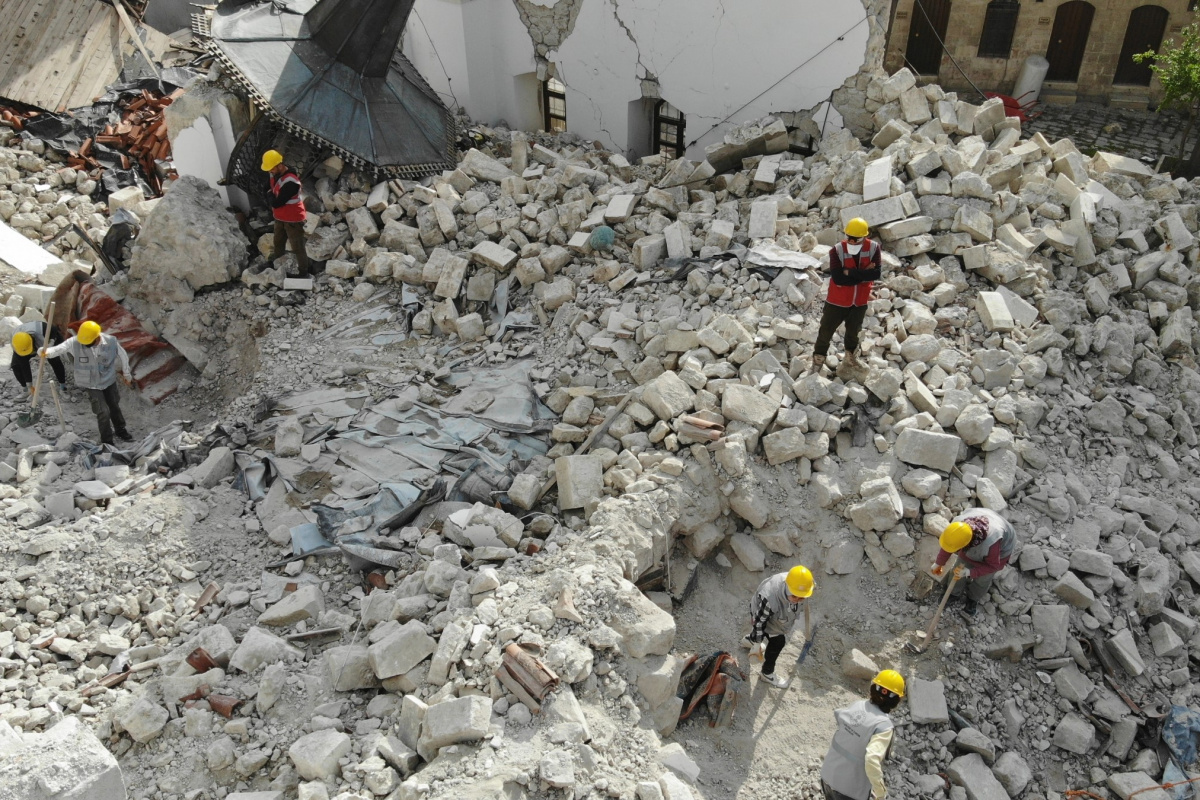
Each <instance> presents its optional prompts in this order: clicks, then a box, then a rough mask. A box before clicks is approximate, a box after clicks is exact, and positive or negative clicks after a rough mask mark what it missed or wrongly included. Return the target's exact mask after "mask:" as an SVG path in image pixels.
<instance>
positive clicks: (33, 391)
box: [28, 383, 37, 397]
mask: <svg viewBox="0 0 1200 800" xmlns="http://www.w3.org/2000/svg"><path fill="white" fill-rule="evenodd" d="M28 388H29V396H30V397H36V396H37V389H35V388H34V386H33V384H32V383H31V384H29V387H28Z"/></svg>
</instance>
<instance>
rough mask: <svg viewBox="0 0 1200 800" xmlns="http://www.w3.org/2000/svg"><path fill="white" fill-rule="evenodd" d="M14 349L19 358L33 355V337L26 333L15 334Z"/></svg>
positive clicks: (13, 339) (18, 332)
mask: <svg viewBox="0 0 1200 800" xmlns="http://www.w3.org/2000/svg"><path fill="white" fill-rule="evenodd" d="M12 347H13V352H14V353H16V354H17V355H19V356H28V355H33V337H32V336H30V335H29V334H28V333H26V332H25V331H17V332H16V333H14V334H13V338H12Z"/></svg>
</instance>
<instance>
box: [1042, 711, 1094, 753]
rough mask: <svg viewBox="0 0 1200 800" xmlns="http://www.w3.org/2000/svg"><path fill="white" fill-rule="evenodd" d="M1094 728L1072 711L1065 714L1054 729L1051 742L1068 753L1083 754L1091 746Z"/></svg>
mask: <svg viewBox="0 0 1200 800" xmlns="http://www.w3.org/2000/svg"><path fill="white" fill-rule="evenodd" d="M1095 737H1096V729H1095V728H1094V727H1092V723H1090V722H1088V721H1087V720H1086V719H1084V718H1083V717H1081V716H1079V715H1078V714H1076V713H1074V712H1072V713H1070V714H1067V715H1066V716H1064V717H1063V718H1062V720H1061V721H1060V722H1059V723H1058V727H1056V728H1055V729H1054V737H1053V740H1052V741H1053V744H1054V746H1055V747H1060V748H1062V749H1063V750H1066V751H1067V752H1068V753H1074V754H1076V755H1080V756H1081V755H1084V754H1085V753H1087V751H1088V750H1089V749H1090V748H1091V746H1092V740H1093V739H1095Z"/></svg>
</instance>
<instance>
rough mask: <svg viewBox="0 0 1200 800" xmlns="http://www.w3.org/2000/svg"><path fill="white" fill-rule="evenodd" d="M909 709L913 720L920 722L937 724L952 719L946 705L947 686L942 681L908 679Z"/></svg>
mask: <svg viewBox="0 0 1200 800" xmlns="http://www.w3.org/2000/svg"><path fill="white" fill-rule="evenodd" d="M907 688H908V710H909V714H910V715H911V716H912V721H913V722H915V723H918V724H927V725H936V724H938V723H941V722H949V721H950V709H949V706H947V705H946V687H945V685H944V684H943V683H942V682H941V681H927V680H924V679H922V678H916V677H914V678H910V679H909V681H908V687H907Z"/></svg>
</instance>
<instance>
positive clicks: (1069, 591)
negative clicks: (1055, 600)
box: [1050, 572, 1096, 608]
mask: <svg viewBox="0 0 1200 800" xmlns="http://www.w3.org/2000/svg"><path fill="white" fill-rule="evenodd" d="M1050 591H1052V592H1054V593H1055V594H1056V595H1058V596H1059V597H1061V598H1062V599H1063V600H1066V601H1067V602H1068V603H1070V604H1071V605H1073V606H1075V607H1076V608H1087V607H1088V606H1090V605H1091V604H1092V603H1093V602H1094V601H1095V599H1096V595H1095V594H1093V593H1092V590H1091V589H1089V588H1088V587H1087V584H1085V583H1084V582H1083V581H1081V580H1080V579H1079V576H1077V575H1076V574H1075V573H1073V572H1067V573H1064V574H1063V576H1062V577H1061V578H1059V579H1058V582H1057V583H1055V584H1054V586H1052V587H1051V588H1050Z"/></svg>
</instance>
